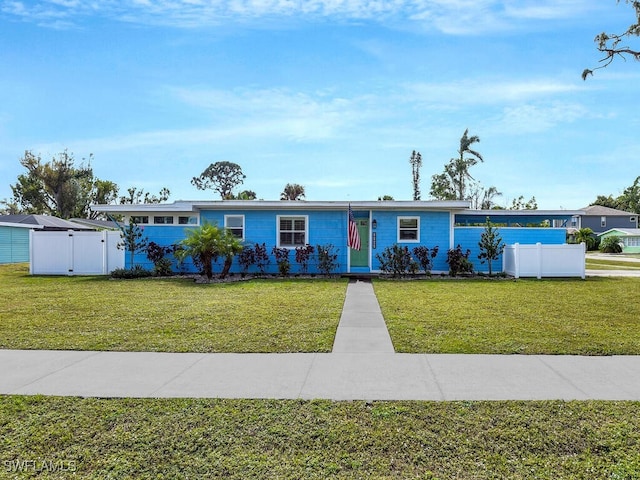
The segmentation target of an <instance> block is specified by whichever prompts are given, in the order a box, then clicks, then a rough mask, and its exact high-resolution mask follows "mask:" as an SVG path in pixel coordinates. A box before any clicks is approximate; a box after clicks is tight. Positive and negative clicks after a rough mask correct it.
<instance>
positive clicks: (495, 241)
mask: <svg viewBox="0 0 640 480" xmlns="http://www.w3.org/2000/svg"><path fill="white" fill-rule="evenodd" d="M478 246H479V247H480V254H479V255H478V258H479V259H480V263H484V262H485V261H486V262H487V263H488V264H489V275H492V273H493V271H492V262H493V261H494V260H498V258H499V257H500V254H501V253H502V249H503V248H504V242H503V241H502V237H501V236H500V234H499V233H498V229H497V228H495V227H494V226H493V225H492V223H491V221H490V220H489V217H487V221H486V222H485V227H484V232H482V235H480V241H479V242H478Z"/></svg>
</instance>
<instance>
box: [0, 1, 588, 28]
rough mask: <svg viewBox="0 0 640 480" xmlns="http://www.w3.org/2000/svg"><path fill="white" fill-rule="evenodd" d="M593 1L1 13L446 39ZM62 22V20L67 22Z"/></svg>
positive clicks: (261, 4) (134, 6)
mask: <svg viewBox="0 0 640 480" xmlns="http://www.w3.org/2000/svg"><path fill="white" fill-rule="evenodd" d="M593 1H594V0H589V1H588V2H586V3H585V2H584V1H578V0H542V1H541V0H526V1H523V0H518V1H517V2H516V1H515V0H302V1H300V0H123V1H120V2H114V1H112V0H93V1H92V2H81V1H78V0H40V1H35V2H29V3H27V2H20V1H16V0H0V12H2V13H3V14H4V15H5V16H14V17H19V18H20V19H22V20H25V21H33V22H36V23H38V24H41V25H49V26H50V25H52V24H56V23H57V24H65V23H68V24H71V23H72V22H78V24H79V23H81V22H80V20H81V19H82V18H84V17H87V16H100V17H107V18H113V19H118V20H120V21H125V22H131V23H140V24H157V25H167V26H173V27H179V28H192V27H206V26H211V25H219V24H223V23H224V24H229V23H234V22H239V23H245V22H251V21H253V20H259V21H260V25H264V24H265V23H268V20H269V19H278V18H279V19H290V20H293V21H295V20H296V19H299V18H305V19H311V20H313V19H326V18H331V19H336V20H346V21H352V20H353V21H360V20H371V21H375V22H378V23H387V22H389V23H390V24H393V25H398V24H404V23H407V22H408V23H415V24H417V25H419V26H420V27H421V28H426V29H436V30H439V31H441V32H444V33H448V34H456V35H459V34H473V33H479V32H486V31H492V32H495V31H496V30H504V29H511V28H515V27H516V26H517V25H521V23H522V21H523V20H531V19H535V20H547V21H548V20H554V19H558V18H579V17H580V15H581V14H582V13H585V11H587V10H588V7H589V5H590V4H591V3H593ZM63 20H64V21H63Z"/></svg>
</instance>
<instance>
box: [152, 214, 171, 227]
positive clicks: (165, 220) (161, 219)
mask: <svg viewBox="0 0 640 480" xmlns="http://www.w3.org/2000/svg"><path fill="white" fill-rule="evenodd" d="M153 223H155V224H156V225H170V224H172V223H173V216H171V215H162V216H158V217H153Z"/></svg>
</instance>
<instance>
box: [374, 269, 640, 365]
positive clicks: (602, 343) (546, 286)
mask: <svg viewBox="0 0 640 480" xmlns="http://www.w3.org/2000/svg"><path fill="white" fill-rule="evenodd" d="M374 288H375V291H376V295H377V297H378V301H379V302H380V306H381V308H382V313H383V315H384V318H385V320H386V323H387V327H388V329H389V333H390V335H391V339H392V341H393V344H394V347H395V349H396V351H398V352H413V353H417V352H424V353H500V354H511V353H524V354H575V355H610V354H623V355H625V354H635V355H637V354H640V314H639V313H638V294H639V293H640V278H588V279H587V280H567V279H558V280H522V279H521V280H518V281H514V280H487V279H477V280H427V281H415V282H406V281H383V280H377V281H375V282H374Z"/></svg>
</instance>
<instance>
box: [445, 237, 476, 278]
mask: <svg viewBox="0 0 640 480" xmlns="http://www.w3.org/2000/svg"><path fill="white" fill-rule="evenodd" d="M470 254H471V250H469V249H467V251H466V252H463V251H462V247H461V246H460V245H459V244H458V246H457V247H456V248H452V249H450V250H448V251H447V264H448V265H449V275H451V276H452V277H455V276H456V275H458V274H460V273H473V263H471V261H470V260H469V255H470Z"/></svg>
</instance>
